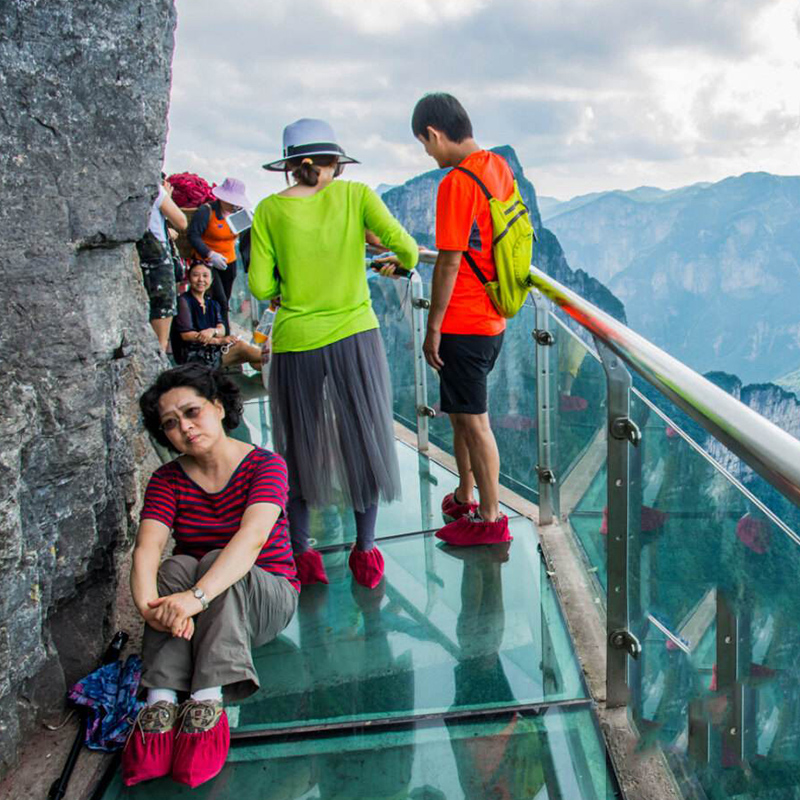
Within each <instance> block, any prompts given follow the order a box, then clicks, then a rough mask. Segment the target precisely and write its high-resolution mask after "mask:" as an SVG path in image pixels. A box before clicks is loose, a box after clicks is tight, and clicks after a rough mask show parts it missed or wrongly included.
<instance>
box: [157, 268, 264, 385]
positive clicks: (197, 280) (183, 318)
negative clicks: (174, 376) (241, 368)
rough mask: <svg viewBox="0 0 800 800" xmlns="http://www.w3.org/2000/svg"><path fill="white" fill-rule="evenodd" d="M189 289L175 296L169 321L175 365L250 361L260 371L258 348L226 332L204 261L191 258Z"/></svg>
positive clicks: (210, 276)
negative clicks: (175, 307) (173, 314)
mask: <svg viewBox="0 0 800 800" xmlns="http://www.w3.org/2000/svg"><path fill="white" fill-rule="evenodd" d="M187 277H188V279H189V291H188V292H184V293H183V294H182V295H181V296H180V297H179V298H178V316H177V317H175V319H174V320H173V322H172V331H171V333H170V341H171V343H172V355H173V357H174V359H175V361H176V362H177V363H178V364H184V363H187V362H194V361H197V362H200V363H201V364H207V365H208V366H211V367H228V366H233V365H235V364H244V363H248V364H250V366H251V367H253V369H256V370H261V349H260V348H258V347H256V346H255V345H252V344H248V343H247V342H244V341H242V340H241V339H239V337H238V336H226V335H225V322H224V320H223V316H222V308H221V307H220V304H219V303H218V302H217V301H216V300H215V299H214V298H213V297H212V296H211V293H210V291H209V290H210V288H211V284H212V283H213V281H214V271H213V270H212V269H211V267H209V266H208V265H207V264H206V263H205V262H204V261H193V262H192V263H191V264H190V265H189V272H188V275H187Z"/></svg>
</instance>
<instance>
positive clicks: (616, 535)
mask: <svg viewBox="0 0 800 800" xmlns="http://www.w3.org/2000/svg"><path fill="white" fill-rule="evenodd" d="M595 342H596V345H597V351H598V353H599V355H600V358H601V359H602V362H603V369H604V370H605V373H606V379H607V385H608V437H607V439H608V458H607V468H608V536H607V537H606V544H607V548H608V550H607V569H608V586H607V592H608V593H607V598H606V615H607V621H606V624H607V632H608V638H607V640H606V705H607V706H608V707H609V708H616V707H619V706H624V705H627V703H628V700H629V694H630V693H629V689H628V656H632V657H633V658H638V657H639V653H640V652H641V645H640V644H639V640H638V639H637V638H636V637H635V636H634V635H633V634H632V633H631V631H630V620H629V608H628V530H629V527H630V524H631V503H630V488H631V468H630V467H631V464H630V453H629V447H630V445H631V444H633V445H638V443H639V440H640V438H641V434H640V432H639V428H638V427H637V426H636V424H635V423H634V422H633V420H632V419H631V414H630V390H631V375H630V373H629V372H628V370H627V369H626V368H625V365H624V364H623V363H622V360H621V359H620V358H619V357H618V356H617V355H615V354H614V353H613V352H611V350H609V349H608V348H607V347H606V346H605V345H604V344H603V342H601V341H600V340H599V339H597V338H595Z"/></svg>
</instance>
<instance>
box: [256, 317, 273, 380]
mask: <svg viewBox="0 0 800 800" xmlns="http://www.w3.org/2000/svg"><path fill="white" fill-rule="evenodd" d="M274 321H275V312H274V311H273V310H272V309H271V308H268V309H267V310H266V311H264V313H263V314H262V315H261V319H260V320H259V321H258V326H257V327H256V329H255V330H254V331H253V342H255V344H257V345H259V346H260V347H261V383H262V384H263V385H264V388H265V389H266V388H268V386H267V384H268V383H269V360H270V356H271V355H272V343H271V342H270V339H269V335H270V333H272V323H273V322H274Z"/></svg>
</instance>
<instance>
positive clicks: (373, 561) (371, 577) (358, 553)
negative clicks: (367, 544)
mask: <svg viewBox="0 0 800 800" xmlns="http://www.w3.org/2000/svg"><path fill="white" fill-rule="evenodd" d="M347 563H348V564H349V565H350V571H351V572H352V573H353V577H354V578H355V579H356V582H357V583H360V584H361V585H362V586H366V587H367V589H374V588H375V587H376V586H377V585H378V584H379V583H380V582H381V578H382V577H383V554H382V553H381V551H380V550H378V548H377V547H373V548H372V550H359V549H358V548H357V547H354V548H353V549H352V550H351V551H350V559H349V561H348V562H347Z"/></svg>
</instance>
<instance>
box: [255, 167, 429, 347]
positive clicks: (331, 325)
mask: <svg viewBox="0 0 800 800" xmlns="http://www.w3.org/2000/svg"><path fill="white" fill-rule="evenodd" d="M365 228H369V229H370V230H371V231H373V232H374V233H376V234H377V235H378V237H379V238H380V240H381V242H383V244H384V245H385V246H386V247H388V248H389V249H390V250H392V251H393V252H394V253H395V254H396V255H397V257H398V258H399V260H400V261H401V263H402V264H403V266H404V267H406V268H407V269H412V268H413V267H415V266H416V264H417V261H418V259H419V250H418V248H417V245H416V243H415V242H414V240H413V239H412V238H411V236H409V234H408V233H406V231H405V229H404V228H403V226H402V225H401V224H400V223H399V222H398V221H397V220H396V219H395V218H394V217H393V216H392V215H391V213H390V212H389V209H388V208H386V206H385V205H384V203H383V201H382V200H381V199H380V197H378V195H377V194H375V192H373V191H372V189H370V188H369V187H368V186H365V185H364V184H363V183H355V182H352V181H342V180H334V181H332V182H331V183H330V184H328V186H326V187H325V188H324V189H320V191H318V192H317V193H316V194H313V195H310V196H309V197H285V196H281V195H277V194H274V195H271V196H270V197H266V198H264V199H263V200H262V201H261V202H260V203H259V204H258V206H257V208H256V211H255V216H254V219H253V228H252V232H251V245H250V272H249V282H250V291H251V292H252V293H253V294H254V295H255V296H256V297H257V298H259V299H260V300H266V299H268V298H272V297H277V296H278V295H280V298H281V305H280V308H279V309H278V312H277V314H276V315H275V323H274V325H273V328H272V349H273V352H275V353H285V352H298V351H303V350H315V349H316V348H318V347H324V346H325V345H328V344H332V343H333V342H338V341H339V340H340V339H344V338H345V337H347V336H352V335H353V334H356V333H361V332H362V331H368V330H372V329H373V328H377V327H378V319H377V317H376V316H375V312H374V311H373V310H372V304H371V303H370V299H369V288H368V286H367V274H366V270H365V265H364V244H365V241H364V229H365Z"/></svg>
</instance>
